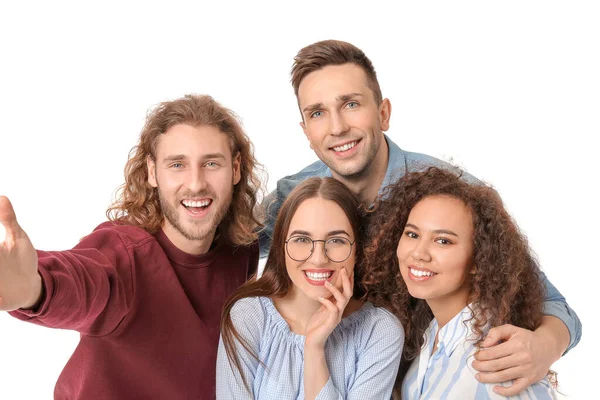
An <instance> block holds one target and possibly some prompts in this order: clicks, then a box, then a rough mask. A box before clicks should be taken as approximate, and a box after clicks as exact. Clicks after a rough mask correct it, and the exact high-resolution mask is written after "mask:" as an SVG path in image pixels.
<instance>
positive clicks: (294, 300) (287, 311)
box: [274, 288, 321, 335]
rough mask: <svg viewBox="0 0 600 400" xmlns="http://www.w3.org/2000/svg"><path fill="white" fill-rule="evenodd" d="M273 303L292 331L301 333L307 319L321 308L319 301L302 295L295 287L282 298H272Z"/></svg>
mask: <svg viewBox="0 0 600 400" xmlns="http://www.w3.org/2000/svg"><path fill="white" fill-rule="evenodd" d="M274 303H275V305H276V307H277V309H278V311H279V313H280V314H281V316H282V317H283V319H284V320H285V321H286V322H287V323H288V325H289V326H290V329H291V330H292V332H295V333H298V334H301V335H303V334H304V331H305V328H306V325H307V324H308V321H310V319H311V318H312V316H313V314H314V313H316V312H317V311H318V310H319V308H321V303H320V302H319V301H317V300H314V299H311V298H309V297H307V296H305V295H304V293H302V292H300V291H299V290H295V288H291V289H290V291H289V293H288V294H287V295H285V296H284V297H282V298H278V299H274Z"/></svg>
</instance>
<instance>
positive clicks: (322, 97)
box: [298, 63, 373, 107]
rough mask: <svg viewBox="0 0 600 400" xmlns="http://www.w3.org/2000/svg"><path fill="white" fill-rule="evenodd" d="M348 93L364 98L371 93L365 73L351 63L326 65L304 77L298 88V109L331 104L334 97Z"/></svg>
mask: <svg viewBox="0 0 600 400" xmlns="http://www.w3.org/2000/svg"><path fill="white" fill-rule="evenodd" d="M348 93H360V94H362V95H364V96H367V95H368V94H370V93H371V90H370V89H369V86H368V82H367V75H366V73H365V71H363V69H362V68H361V67H359V66H358V65H356V64H351V63H349V64H342V65H328V66H326V67H324V68H321V69H319V70H317V71H313V72H311V73H310V74H308V75H306V77H304V79H303V80H302V82H301V83H300V86H299V87H298V101H299V103H300V107H305V106H307V105H310V104H315V103H328V102H332V101H335V99H336V97H338V96H340V95H344V94H348ZM370 95H371V96H373V95H372V94H370Z"/></svg>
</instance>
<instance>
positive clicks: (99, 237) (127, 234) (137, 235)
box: [77, 221, 156, 248]
mask: <svg viewBox="0 0 600 400" xmlns="http://www.w3.org/2000/svg"><path fill="white" fill-rule="evenodd" d="M155 240H156V239H155V238H154V236H152V234H150V233H149V232H148V231H146V230H145V229H142V228H140V227H137V226H133V225H128V224H122V223H118V222H111V221H107V222H103V223H101V224H100V225H98V226H97V227H96V228H95V229H94V230H93V231H92V233H90V234H89V235H87V236H85V237H83V238H82V239H81V241H80V244H79V245H78V246H77V247H85V246H86V244H88V243H89V244H92V245H93V247H99V246H102V245H111V244H114V243H115V242H117V243H118V242H120V243H122V245H123V246H124V247H126V248H130V247H134V246H137V245H141V244H145V243H150V242H154V241H155Z"/></svg>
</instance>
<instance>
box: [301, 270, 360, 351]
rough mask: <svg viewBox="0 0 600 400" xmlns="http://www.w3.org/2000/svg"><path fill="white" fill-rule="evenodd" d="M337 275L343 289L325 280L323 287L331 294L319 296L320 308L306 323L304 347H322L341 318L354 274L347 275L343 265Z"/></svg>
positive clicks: (348, 298) (349, 294)
mask: <svg viewBox="0 0 600 400" xmlns="http://www.w3.org/2000/svg"><path fill="white" fill-rule="evenodd" d="M339 276H340V280H341V281H342V289H343V291H342V292H340V290H339V289H338V288H337V287H335V285H333V284H332V283H331V282H329V281H327V282H325V287H326V288H327V289H328V290H329V291H330V292H331V294H332V295H333V296H332V297H331V298H329V299H325V298H323V297H321V298H319V301H320V302H321V304H322V305H321V308H319V310H317V312H315V313H314V314H313V316H312V317H311V319H310V320H309V321H308V324H307V325H306V341H305V344H304V346H305V347H313V348H315V347H317V348H324V347H325V342H326V341H327V338H328V337H329V335H330V334H331V332H333V330H334V329H335V327H336V326H337V325H338V324H339V323H340V321H341V320H342V315H343V314H344V309H345V308H346V306H347V305H348V302H349V301H350V299H351V298H352V294H353V287H354V284H353V280H354V274H352V276H348V271H347V270H346V268H345V267H343V268H342V269H341V272H340V275H339Z"/></svg>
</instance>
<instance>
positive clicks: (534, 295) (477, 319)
mask: <svg viewBox="0 0 600 400" xmlns="http://www.w3.org/2000/svg"><path fill="white" fill-rule="evenodd" d="M436 195H443V196H449V197H452V198H456V199H458V200H461V201H462V202H463V203H464V204H465V205H466V206H467V208H468V209H469V210H470V211H471V214H472V218H473V227H474V228H475V230H474V238H473V242H474V243H473V244H474V246H473V253H474V254H473V262H474V265H475V266H476V272H475V274H474V275H472V276H471V281H470V298H469V303H473V329H474V333H475V336H476V339H477V342H476V343H477V344H480V343H481V341H482V340H483V339H484V338H483V329H484V327H485V325H486V324H487V323H490V324H491V325H492V326H498V325H502V324H513V325H516V326H520V327H523V328H526V329H530V330H534V329H535V328H537V327H538V326H539V324H540V322H541V317H542V308H543V301H544V288H543V286H542V282H541V277H540V270H539V266H538V263H537V261H536V259H535V257H534V256H533V254H532V252H531V251H530V249H529V246H528V243H527V239H526V237H525V236H524V235H523V234H522V233H521V232H520V231H519V228H518V227H517V224H516V223H515V222H514V220H513V219H512V218H511V217H510V215H509V214H508V212H507V211H506V209H505V208H504V205H503V204H502V200H501V199H500V196H499V195H498V193H497V192H496V191H495V190H494V189H492V188H491V187H489V186H485V185H473V184H468V183H467V182H465V181H464V180H462V179H461V178H460V172H458V173H457V172H450V171H446V170H442V169H439V168H434V167H431V168H429V169H428V170H426V171H424V172H413V173H408V174H406V175H405V176H404V177H402V178H401V179H400V180H399V181H398V182H397V183H395V184H393V185H390V186H389V187H388V188H386V190H385V191H384V193H383V195H382V199H383V200H380V201H379V203H378V205H377V207H376V210H375V212H374V214H373V215H372V216H371V221H370V226H369V229H368V232H369V237H370V241H369V243H368V244H367V245H366V246H365V250H364V254H365V261H364V269H365V271H364V277H363V281H362V286H363V287H364V290H365V292H366V297H367V298H368V299H369V300H371V301H373V302H374V303H376V304H379V305H382V306H385V307H386V308H388V309H390V310H391V311H392V312H393V313H394V314H395V315H396V316H397V317H398V318H399V319H400V321H401V322H402V324H403V325H404V330H405V332H406V342H405V344H404V352H403V361H404V364H405V365H406V366H408V365H410V362H406V361H410V360H413V359H414V358H415V357H416V356H417V355H418V354H419V351H420V349H421V346H422V345H423V341H424V339H423V334H424V332H425V330H426V329H427V327H428V325H429V323H430V322H431V319H432V318H433V314H432V313H431V310H430V309H429V307H428V305H427V303H426V302H425V301H424V300H420V299H416V298H413V297H412V296H410V294H409V292H408V289H407V287H406V284H405V283H404V280H403V279H402V276H401V275H400V270H399V264H398V258H397V257H396V248H397V246H398V242H399V240H400V237H401V235H402V233H403V232H404V227H405V225H406V222H407V220H408V216H409V214H410V212H411V210H412V209H413V207H414V206H415V205H416V204H417V203H418V202H419V201H421V200H422V199H424V198H426V197H429V196H436ZM403 372H406V371H405V369H404V371H403ZM400 379H401V378H400Z"/></svg>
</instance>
